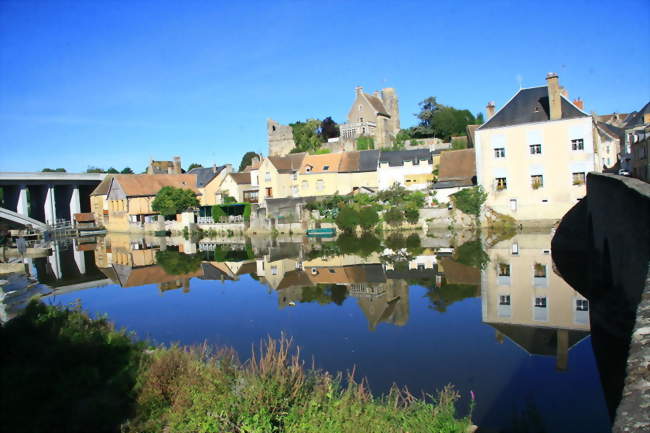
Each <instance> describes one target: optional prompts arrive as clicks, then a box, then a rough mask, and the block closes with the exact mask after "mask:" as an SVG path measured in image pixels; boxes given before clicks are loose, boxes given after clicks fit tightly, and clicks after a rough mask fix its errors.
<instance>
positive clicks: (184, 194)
mask: <svg viewBox="0 0 650 433" xmlns="http://www.w3.org/2000/svg"><path fill="white" fill-rule="evenodd" d="M198 205H199V201H198V200H197V199H196V195H195V194H194V191H192V190H190V189H182V188H175V187H173V186H165V187H163V188H161V189H160V191H158V194H156V198H154V200H153V203H151V209H153V210H154V211H156V212H159V213H160V214H161V215H176V214H179V213H181V212H183V211H185V210H187V209H188V208H191V207H196V206H198Z"/></svg>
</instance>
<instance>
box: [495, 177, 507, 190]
mask: <svg viewBox="0 0 650 433" xmlns="http://www.w3.org/2000/svg"><path fill="white" fill-rule="evenodd" d="M496 182H497V190H499V191H501V190H504V189H507V188H508V183H507V182H506V178H505V177H497V178H496Z"/></svg>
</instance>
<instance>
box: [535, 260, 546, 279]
mask: <svg viewBox="0 0 650 433" xmlns="http://www.w3.org/2000/svg"><path fill="white" fill-rule="evenodd" d="M535 278H546V265H543V264H541V263H535Z"/></svg>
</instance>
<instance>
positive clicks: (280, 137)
mask: <svg viewBox="0 0 650 433" xmlns="http://www.w3.org/2000/svg"><path fill="white" fill-rule="evenodd" d="M266 136H267V138H268V142H269V156H282V155H288V154H289V152H291V149H293V148H294V147H296V143H295V142H294V141H293V131H292V129H291V126H289V125H281V124H279V123H278V122H276V121H275V120H273V119H267V121H266Z"/></svg>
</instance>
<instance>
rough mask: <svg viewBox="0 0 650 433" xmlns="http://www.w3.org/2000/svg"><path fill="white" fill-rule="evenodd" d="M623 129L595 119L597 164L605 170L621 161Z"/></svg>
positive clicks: (595, 155)
mask: <svg viewBox="0 0 650 433" xmlns="http://www.w3.org/2000/svg"><path fill="white" fill-rule="evenodd" d="M622 136H623V131H622V130H620V129H619V128H616V127H615V126H612V125H608V124H606V123H603V122H598V121H594V149H595V154H594V157H595V158H596V160H595V162H594V163H595V166H596V167H599V168H600V169H601V170H603V171H605V170H608V169H612V168H613V167H614V166H616V163H617V162H618V161H619V154H620V153H621V137H622Z"/></svg>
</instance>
